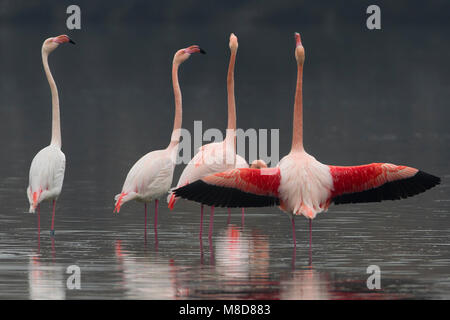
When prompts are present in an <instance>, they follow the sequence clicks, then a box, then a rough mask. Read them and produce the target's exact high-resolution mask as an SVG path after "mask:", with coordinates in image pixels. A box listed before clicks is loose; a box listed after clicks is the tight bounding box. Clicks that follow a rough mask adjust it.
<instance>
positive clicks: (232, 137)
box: [167, 33, 248, 237]
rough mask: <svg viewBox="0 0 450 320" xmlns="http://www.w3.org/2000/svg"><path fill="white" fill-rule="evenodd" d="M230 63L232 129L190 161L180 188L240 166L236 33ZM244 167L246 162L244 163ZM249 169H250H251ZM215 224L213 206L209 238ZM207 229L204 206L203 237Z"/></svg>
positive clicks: (170, 200) (171, 197) (170, 198)
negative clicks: (237, 124)
mask: <svg viewBox="0 0 450 320" xmlns="http://www.w3.org/2000/svg"><path fill="white" fill-rule="evenodd" d="M229 46H230V51H231V55H230V63H229V67H228V75H227V91H228V127H227V133H226V137H225V139H224V140H223V141H221V142H214V143H209V144H205V145H203V146H202V147H200V148H199V150H198V152H197V153H196V154H195V156H194V157H193V158H192V159H191V161H189V163H188V164H187V165H186V167H185V168H184V170H183V172H182V174H181V176H180V179H179V180H178V183H177V188H178V187H180V186H183V185H186V184H188V183H191V182H194V181H196V180H198V179H200V178H202V177H204V176H207V175H210V174H212V173H215V172H221V171H225V170H228V169H232V168H234V167H235V165H236V102H235V98H234V65H235V61H236V52H237V49H238V39H237V37H236V36H235V35H234V34H233V33H232V34H231V35H230V42H229ZM240 160H241V161H240V163H242V160H243V161H245V160H244V159H243V158H241V159H240ZM247 166H248V165H247ZM177 200H178V199H177V197H176V196H175V194H173V193H170V194H169V196H168V197H167V201H168V203H169V205H168V206H169V208H170V209H171V210H172V209H173V207H174V205H175V203H176V202H177ZM213 221H214V206H211V215H210V224H209V237H211V235H212V228H213ZM202 229H203V206H201V209H200V233H199V236H200V237H201V236H202Z"/></svg>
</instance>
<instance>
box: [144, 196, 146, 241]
mask: <svg viewBox="0 0 450 320" xmlns="http://www.w3.org/2000/svg"><path fill="white" fill-rule="evenodd" d="M144 239H145V240H147V203H146V202H144Z"/></svg>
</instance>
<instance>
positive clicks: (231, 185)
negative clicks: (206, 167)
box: [174, 168, 281, 208]
mask: <svg viewBox="0 0 450 320" xmlns="http://www.w3.org/2000/svg"><path fill="white" fill-rule="evenodd" d="M280 179H281V176H280V169H279V168H265V169H250V168H238V169H231V170H228V171H225V172H220V173H215V174H212V175H209V176H206V177H203V178H202V179H199V180H197V181H195V182H193V183H190V184H188V185H185V186H182V187H179V188H177V189H175V190H174V193H175V195H176V196H177V197H181V198H184V199H188V200H192V201H196V202H200V203H202V204H206V205H209V206H216V207H228V208H234V207H241V208H244V207H269V206H274V205H279V199H278V187H279V186H280Z"/></svg>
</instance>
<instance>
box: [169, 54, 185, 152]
mask: <svg viewBox="0 0 450 320" xmlns="http://www.w3.org/2000/svg"><path fill="white" fill-rule="evenodd" d="M179 66H180V63H179V61H177V60H176V59H174V61H173V64H172V85H173V94H174V96H175V118H174V120H173V130H172V137H171V139H170V144H169V147H175V146H177V145H178V143H179V142H180V136H181V132H180V131H181V120H182V113H183V109H182V97H181V89H180V84H179V82H178V67H179Z"/></svg>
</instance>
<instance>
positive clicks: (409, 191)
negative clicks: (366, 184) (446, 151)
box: [332, 170, 441, 204]
mask: <svg viewBox="0 0 450 320" xmlns="http://www.w3.org/2000/svg"><path fill="white" fill-rule="evenodd" d="M440 183H441V178H439V177H436V176H434V175H432V174H429V173H426V172H424V171H421V170H419V171H417V173H416V174H415V175H414V176H412V177H409V178H406V179H402V180H396V181H391V182H387V183H385V184H383V185H381V186H379V187H378V188H374V189H370V190H365V191H361V192H356V193H347V194H343V195H340V196H337V197H335V198H333V200H332V201H333V202H334V204H345V203H364V202H381V201H383V200H400V199H405V198H408V197H412V196H415V195H417V194H420V193H423V192H425V191H427V190H429V189H431V188H433V187H435V186H437V185H438V184H440Z"/></svg>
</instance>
